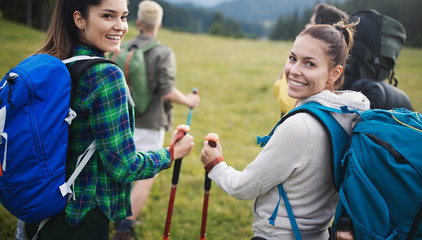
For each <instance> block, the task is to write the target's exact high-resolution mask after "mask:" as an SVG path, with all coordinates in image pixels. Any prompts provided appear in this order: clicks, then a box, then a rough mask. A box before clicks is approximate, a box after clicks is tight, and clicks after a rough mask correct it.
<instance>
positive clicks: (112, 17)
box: [73, 0, 128, 52]
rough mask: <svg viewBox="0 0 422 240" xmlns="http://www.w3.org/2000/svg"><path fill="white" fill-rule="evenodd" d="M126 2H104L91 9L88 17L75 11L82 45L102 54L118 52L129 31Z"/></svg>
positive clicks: (107, 0)
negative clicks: (93, 48)
mask: <svg viewBox="0 0 422 240" xmlns="http://www.w3.org/2000/svg"><path fill="white" fill-rule="evenodd" d="M121 2H123V3H124V2H126V0H120V1H116V0H103V1H102V3H101V4H100V5H98V6H93V7H91V8H90V12H89V15H88V16H82V13H81V12H79V11H75V12H74V14H73V17H74V20H75V24H76V26H77V27H78V28H79V29H80V33H81V41H82V43H84V44H86V45H88V46H92V47H96V48H97V49H98V50H100V51H102V52H118V51H119V50H120V43H121V41H122V40H123V37H124V36H125V34H126V33H127V31H128V24H127V16H128V9H127V5H125V4H122V3H121Z"/></svg>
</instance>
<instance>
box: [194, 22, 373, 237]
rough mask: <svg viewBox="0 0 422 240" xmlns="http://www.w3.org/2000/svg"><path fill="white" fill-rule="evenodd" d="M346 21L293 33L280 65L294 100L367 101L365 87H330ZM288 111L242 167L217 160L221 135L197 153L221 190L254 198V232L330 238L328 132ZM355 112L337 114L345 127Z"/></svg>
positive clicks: (344, 47)
mask: <svg viewBox="0 0 422 240" xmlns="http://www.w3.org/2000/svg"><path fill="white" fill-rule="evenodd" d="M352 27H353V24H351V25H347V26H345V25H344V23H338V25H336V26H335V27H334V26H331V25H328V24H321V25H315V26H311V27H309V28H307V29H305V30H304V31H302V32H301V33H300V34H299V35H298V36H297V37H296V40H295V42H294V44H293V47H292V48H291V50H290V53H289V59H288V61H287V63H286V65H285V69H284V71H285V75H286V79H287V82H288V93H289V96H290V97H292V98H294V99H297V100H298V101H297V107H299V106H302V105H304V104H306V103H308V102H316V103H318V104H321V105H323V106H325V107H331V108H336V109H340V107H341V106H344V105H347V106H348V107H349V108H350V109H359V110H367V109H368V108H369V101H368V99H367V98H366V97H365V96H364V95H363V94H361V93H359V92H352V91H350V92H341V91H336V89H337V88H339V86H341V82H342V80H343V74H342V73H343V66H344V64H345V63H346V58H347V55H348V52H349V50H350V48H351V46H352V44H353V42H352V39H353V32H352V31H351V28H352ZM287 116H288V117H286V118H283V120H282V121H280V122H282V123H281V124H280V125H277V127H276V128H274V130H273V131H272V132H271V134H270V135H271V138H270V137H269V136H267V138H263V139H259V142H260V143H261V141H262V145H261V146H265V147H264V149H263V150H262V151H261V152H260V153H259V154H258V156H257V157H256V158H255V159H254V160H253V161H252V162H251V163H250V164H249V165H247V166H246V168H245V169H244V170H243V171H237V170H235V169H234V168H233V167H230V166H229V165H228V164H226V163H225V162H224V161H221V159H222V154H223V149H222V147H221V146H220V143H219V142H217V147H215V148H212V147H210V146H208V144H206V143H204V148H203V150H202V153H201V161H202V163H203V164H204V165H205V166H207V171H208V172H209V175H208V176H209V178H210V179H212V180H213V181H215V182H216V183H217V185H218V186H219V187H221V188H222V189H223V190H224V191H225V192H226V193H228V194H230V195H231V196H233V197H235V198H238V199H242V200H252V199H255V204H254V208H253V214H254V217H255V219H254V223H253V226H252V230H253V231H254V238H253V239H252V240H259V239H268V240H270V239H274V240H275V239H277V240H280V239H282V240H283V239H295V238H296V239H300V238H299V236H298V235H301V238H302V239H304V240H306V239H308V240H310V239H328V238H329V231H328V227H329V226H330V221H331V219H332V218H333V216H334V213H335V206H336V204H337V202H338V194H337V192H336V190H335V187H334V185H333V184H332V181H331V173H330V150H329V148H330V145H331V144H330V140H329V137H328V134H327V132H326V131H325V130H324V127H323V126H322V125H321V124H320V122H319V121H318V120H317V119H316V118H314V117H313V116H312V115H311V114H308V113H307V112H298V113H297V114H287ZM356 117H358V115H357V114H342V115H341V116H336V117H335V120H336V121H338V123H339V124H340V125H341V127H342V128H344V130H345V131H348V133H350V130H351V129H352V122H353V121H354V119H355V118H356ZM281 184H282V185H281ZM315 189H318V190H317V191H315ZM284 191H285V196H288V198H289V201H285V197H284V196H283V201H281V199H280V197H281V195H282V192H284ZM289 202H290V205H291V207H289V204H287V203H289ZM292 209H293V210H292ZM289 211H290V212H289ZM287 212H289V213H287ZM292 212H293V213H294V217H293V215H292V214H293V213H292ZM291 219H296V220H295V221H292V220H291ZM295 226H296V228H295ZM292 229H294V231H292ZM299 231H300V232H299Z"/></svg>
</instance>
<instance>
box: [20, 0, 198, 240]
mask: <svg viewBox="0 0 422 240" xmlns="http://www.w3.org/2000/svg"><path fill="white" fill-rule="evenodd" d="M127 4H128V2H127V0H58V1H57V3H56V8H55V12H54V15H53V19H52V22H51V25H50V28H49V30H48V33H47V39H46V43H45V44H44V46H43V47H42V48H41V49H40V50H38V51H37V52H36V53H40V54H42V53H46V54H50V55H53V56H55V57H57V58H59V59H61V60H63V59H66V58H69V57H73V56H82V55H85V56H86V55H87V56H95V57H99V58H105V54H106V53H107V52H117V51H119V50H120V44H121V42H122V40H123V37H124V36H125V34H126V33H127V31H128V24H127V15H128V8H127ZM71 64H73V63H70V64H69V65H71ZM70 67H71V66H70ZM72 82H73V83H76V84H74V85H72V97H71V100H70V108H71V109H72V110H73V111H75V112H76V115H77V117H76V118H75V119H74V120H73V121H72V125H70V128H69V141H68V150H67V159H66V173H67V175H69V173H73V172H74V171H75V169H76V166H77V165H78V164H79V158H78V156H80V155H82V154H84V151H85V150H86V149H87V148H88V146H90V145H91V143H93V142H94V143H95V152H94V153H93V155H92V157H91V159H90V160H89V162H88V163H87V164H86V166H85V167H84V168H83V169H82V171H81V172H80V174H79V177H77V178H76V179H75V181H74V184H73V189H72V191H71V194H72V198H70V196H69V199H70V200H69V201H68V202H67V204H66V207H65V209H64V210H63V211H62V212H61V213H59V214H58V215H57V216H53V217H51V218H50V220H48V222H47V223H46V224H45V225H44V227H42V228H41V230H37V229H38V226H39V225H40V223H27V224H25V228H26V232H27V233H28V235H29V237H30V238H32V237H33V236H35V235H37V234H38V239H40V240H45V239H58V236H60V237H59V238H60V239H64V240H65V239H69V240H73V239H78V240H84V239H96V240H97V239H98V240H103V239H104V240H105V239H109V225H110V221H117V220H119V219H123V218H126V217H128V216H130V215H131V214H132V212H131V205H130V198H129V196H130V192H129V191H130V188H131V182H133V181H135V180H140V179H147V178H152V177H154V176H155V175H157V174H158V172H160V171H161V170H164V169H168V168H169V167H170V166H171V159H172V157H173V158H176V159H179V158H183V157H184V156H186V155H187V154H189V153H190V151H191V150H192V147H193V142H192V136H190V135H189V134H186V135H183V137H182V138H181V139H180V140H179V141H178V142H177V143H175V144H174V151H172V153H173V155H171V154H170V152H169V149H168V148H160V149H157V150H155V151H149V152H142V153H139V152H137V151H136V147H135V144H134V139H133V129H134V128H135V122H134V109H133V104H131V103H130V102H129V96H128V95H127V89H126V88H127V85H126V82H125V79H124V75H123V73H122V71H121V70H120V68H119V67H118V66H117V65H115V64H113V63H110V62H101V63H96V64H94V65H92V66H90V67H89V68H87V69H86V70H85V71H84V72H83V73H82V74H81V75H80V77H79V79H72ZM52 84H54V81H52ZM173 137H174V138H175V137H176V131H175V132H174V133H173Z"/></svg>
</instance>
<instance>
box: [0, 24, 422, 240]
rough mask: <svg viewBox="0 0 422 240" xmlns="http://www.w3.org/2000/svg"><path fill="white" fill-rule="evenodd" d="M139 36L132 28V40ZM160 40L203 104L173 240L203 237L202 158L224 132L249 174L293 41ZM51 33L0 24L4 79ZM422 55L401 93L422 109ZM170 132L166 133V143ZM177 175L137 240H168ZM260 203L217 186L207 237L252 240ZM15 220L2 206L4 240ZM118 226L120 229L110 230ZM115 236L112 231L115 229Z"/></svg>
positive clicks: (409, 60)
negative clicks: (207, 143) (206, 144)
mask: <svg viewBox="0 0 422 240" xmlns="http://www.w3.org/2000/svg"><path fill="white" fill-rule="evenodd" d="M136 34H137V31H136V29H135V27H134V26H131V28H130V32H129V33H128V35H127V36H126V39H127V40H128V39H130V38H131V37H133V36H135V35H136ZM158 38H159V39H160V40H161V42H162V43H163V44H165V45H167V46H170V47H171V48H173V50H174V52H175V54H176V60H177V66H178V73H177V88H178V89H179V90H181V91H182V92H185V93H188V92H189V91H191V89H192V87H197V88H198V89H199V91H200V96H201V103H200V105H199V107H198V108H196V109H195V110H194V112H193V117H192V122H191V132H190V134H191V135H193V137H194V139H195V147H194V150H193V152H192V153H191V154H190V155H189V156H187V157H186V158H185V159H183V164H182V171H181V174H180V179H179V184H178V190H177V194H176V200H175V204H174V211H173V218H172V224H171V229H170V233H171V235H170V237H171V239H175V240H182V239H198V237H199V234H200V226H201V213H202V201H203V193H204V190H203V181H204V170H203V167H202V164H201V162H200V152H201V149H202V142H203V140H204V137H205V135H206V134H207V133H209V132H215V133H218V134H219V137H220V142H221V144H222V146H223V149H224V156H225V160H226V162H227V163H228V164H230V165H232V166H233V167H235V168H236V169H239V170H241V169H243V168H244V167H245V166H246V165H247V164H248V163H249V162H250V161H252V160H253V159H254V158H255V156H256V155H257V154H258V153H259V151H260V148H259V147H258V146H257V145H256V144H255V142H256V136H257V135H264V134H267V133H268V132H269V131H270V130H271V129H272V127H273V125H274V124H275V123H276V122H277V121H278V119H279V115H280V109H279V107H278V105H277V103H276V101H275V98H274V93H273V88H272V84H273V82H274V80H275V79H276V77H277V76H278V75H279V74H280V72H281V71H282V69H283V65H284V62H285V60H286V59H287V54H288V52H289V50H290V47H291V45H292V42H271V41H264V40H246V39H230V38H220V37H213V36H208V35H193V34H187V33H180V32H173V31H169V30H166V29H163V30H161V31H160V33H159V35H158ZM43 39H44V34H43V33H41V32H39V31H36V30H33V29H29V28H26V27H24V26H22V25H19V24H15V23H11V22H9V21H6V20H4V19H1V18H0V49H1V50H0V75H1V76H2V77H3V76H4V75H5V74H6V72H7V71H8V70H9V69H10V68H12V67H14V66H15V65H16V64H18V63H19V62H20V61H22V60H23V59H24V58H25V57H27V56H28V55H29V54H30V53H31V52H33V51H34V50H36V49H37V48H38V47H40V46H41V44H42V41H43ZM420 76H422V49H410V48H404V49H403V51H402V52H401V55H400V57H399V60H398V63H397V66H396V77H397V79H398V80H399V87H400V88H401V89H403V90H404V91H405V92H406V93H407V94H408V95H409V97H410V99H411V101H412V103H413V105H414V107H415V109H416V110H417V111H422V95H421V90H422V81H421V80H420V79H419V78H420ZM174 111H175V126H176V125H178V124H185V123H186V120H187V115H188V109H187V108H186V107H183V106H179V105H175V109H174ZM168 142H169V133H167V135H166V144H168ZM171 176H172V169H171V170H167V171H163V172H162V173H160V175H159V176H158V177H157V179H156V183H155V185H154V187H153V190H152V193H151V195H150V198H149V199H148V202H147V206H146V207H145V208H144V209H143V212H142V213H141V216H140V217H139V220H140V222H141V224H140V225H138V226H137V228H136V233H137V237H138V239H148V240H150V239H154V240H155V239H161V237H162V234H163V230H164V225H165V220H166V214H167V205H168V200H169V194H170V188H171ZM252 204H253V201H241V200H236V199H234V198H232V197H230V196H228V195H227V194H225V193H224V192H223V191H221V190H220V189H219V188H218V187H217V186H216V185H215V184H213V185H212V189H211V194H210V204H209V209H208V223H207V236H208V239H211V240H218V239H250V238H251V237H252V236H253V233H252V232H251V226H252V222H253V215H252V212H251V209H252ZM15 224H16V222H15V218H14V217H13V216H11V215H10V214H9V213H7V211H6V210H4V209H3V208H2V207H1V206H0V225H1V226H2V227H1V228H0V239H13V238H12V233H13V229H14V227H15ZM111 226H112V228H113V225H111ZM112 231H113V229H112Z"/></svg>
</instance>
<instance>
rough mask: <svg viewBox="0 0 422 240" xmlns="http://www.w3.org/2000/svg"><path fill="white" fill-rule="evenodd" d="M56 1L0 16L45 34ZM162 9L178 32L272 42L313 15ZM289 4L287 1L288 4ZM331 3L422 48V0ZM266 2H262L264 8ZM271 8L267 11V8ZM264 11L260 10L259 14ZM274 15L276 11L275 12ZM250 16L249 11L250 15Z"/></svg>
mask: <svg viewBox="0 0 422 240" xmlns="http://www.w3.org/2000/svg"><path fill="white" fill-rule="evenodd" d="M55 1H56V0H14V1H7V0H0V16H2V17H4V18H6V19H9V20H13V21H17V22H21V23H24V24H27V25H28V26H32V27H35V28H39V29H43V30H45V29H46V28H47V26H48V23H49V18H50V16H51V6H52V5H53V4H54V2H55ZM140 1H141V0H131V1H130V5H129V11H130V16H129V17H130V20H134V19H135V18H136V11H137V5H138V3H139V2H140ZM156 1H157V2H158V3H160V4H161V5H162V6H163V9H164V12H165V14H164V17H163V26H164V27H166V28H168V29H172V30H177V31H185V32H192V33H209V34H212V35H221V36H227V37H235V38H243V37H248V38H270V39H274V40H290V39H293V38H294V37H295V36H296V35H297V33H298V32H299V31H301V30H302V29H303V27H304V26H305V24H306V23H307V22H308V21H309V18H310V16H311V15H312V11H313V7H309V8H306V9H301V11H299V10H298V9H297V8H296V9H293V8H292V9H293V10H292V11H291V12H290V14H286V13H285V12H283V13H281V11H280V15H279V17H278V18H276V19H274V21H272V22H268V21H266V22H259V21H255V22H251V21H246V20H244V21H243V20H239V19H233V18H231V17H230V16H225V15H224V14H223V13H222V12H218V11H213V10H212V9H211V10H210V9H203V8H193V7H191V8H184V7H183V8H182V7H181V6H175V5H171V4H169V3H167V2H165V1H162V0H156ZM233 2H239V4H238V5H236V6H233V7H236V8H237V9H238V11H245V12H248V10H247V8H246V6H245V4H242V2H241V1H233ZM285 2H287V3H288V1H285ZM325 2H327V3H332V4H333V5H336V6H337V7H339V8H340V9H342V10H344V11H345V12H347V13H348V14H351V13H353V12H354V11H356V10H360V9H367V8H372V9H375V10H377V11H378V12H380V13H382V14H385V15H387V16H390V17H393V18H395V19H397V20H399V21H400V22H401V23H402V24H403V25H404V27H405V29H406V33H407V39H406V43H405V45H407V46H414V47H422V28H421V27H420V25H419V23H420V22H422V14H420V11H419V7H420V6H422V0H404V1H397V0H370V1H368V0H343V1H335V0H333V1H330V0H328V1H325ZM263 3H264V1H262V2H261V4H263ZM267 8H268V7H267ZM264 10H265V8H263V9H260V12H261V13H260V14H262V11H264ZM272 11H273V9H272ZM249 12H250V11H249Z"/></svg>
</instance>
